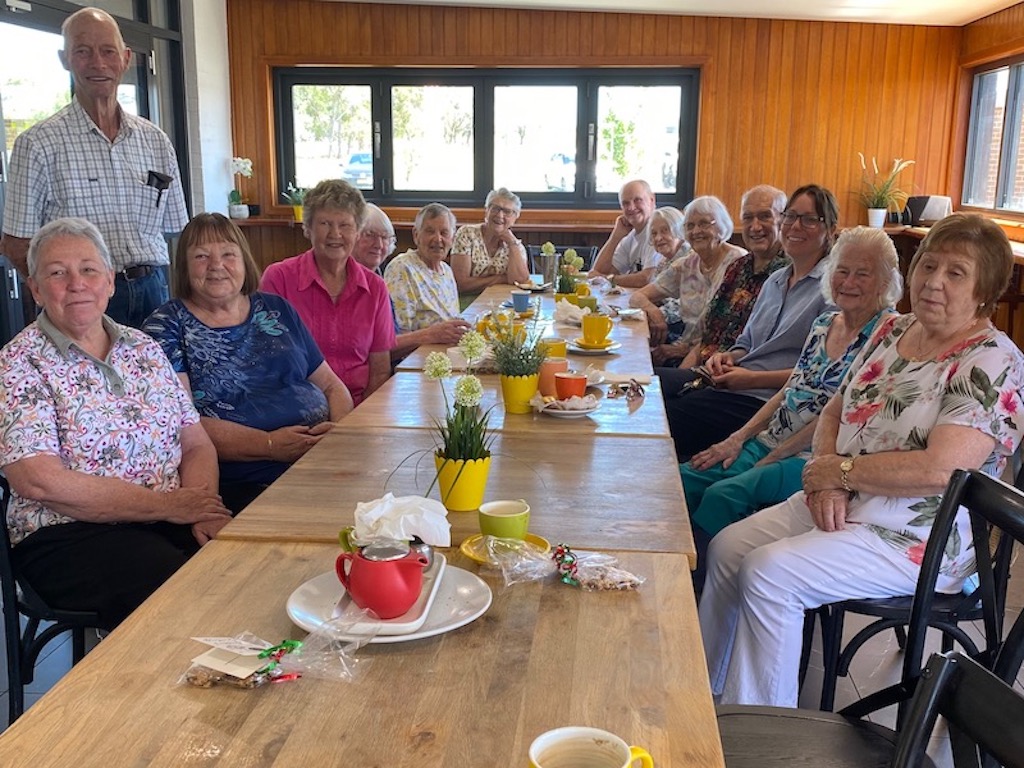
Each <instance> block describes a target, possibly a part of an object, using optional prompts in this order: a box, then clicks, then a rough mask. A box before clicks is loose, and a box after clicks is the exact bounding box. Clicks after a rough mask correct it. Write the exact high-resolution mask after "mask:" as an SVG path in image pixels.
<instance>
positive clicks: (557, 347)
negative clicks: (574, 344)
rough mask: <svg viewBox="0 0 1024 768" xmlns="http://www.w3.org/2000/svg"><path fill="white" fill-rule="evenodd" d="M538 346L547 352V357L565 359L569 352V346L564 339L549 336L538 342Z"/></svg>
mask: <svg viewBox="0 0 1024 768" xmlns="http://www.w3.org/2000/svg"><path fill="white" fill-rule="evenodd" d="M540 345H541V346H542V347H544V349H546V350H547V353H548V357H565V356H566V354H567V353H568V352H569V344H568V342H566V340H565V339H560V338H558V337H557V336H549V337H548V338H546V339H541V340H540Z"/></svg>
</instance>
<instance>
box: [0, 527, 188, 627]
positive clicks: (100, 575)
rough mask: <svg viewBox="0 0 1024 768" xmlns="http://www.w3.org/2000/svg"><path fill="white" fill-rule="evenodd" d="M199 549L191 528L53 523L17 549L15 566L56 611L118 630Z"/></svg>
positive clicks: (30, 535)
mask: <svg viewBox="0 0 1024 768" xmlns="http://www.w3.org/2000/svg"><path fill="white" fill-rule="evenodd" d="M197 551H199V544H198V542H197V541H196V540H195V537H194V536H193V535H192V528H191V526H188V525H176V524H174V523H167V522H157V523H118V524H111V523H83V522H73V523H64V524H62V525H50V526H46V527H45V528H40V529H39V530H38V531H35V532H34V533H31V534H29V535H28V536H27V537H26V538H25V539H23V540H22V541H21V542H19V543H18V544H17V545H16V546H15V547H14V548H13V550H12V554H13V557H14V564H15V567H16V568H17V569H18V571H19V572H20V573H21V574H22V575H23V576H24V578H25V579H27V580H28V583H29V584H31V585H32V587H33V589H35V591H36V592H38V593H39V596H40V597H41V598H43V600H45V601H46V603H47V604H48V605H50V606H51V607H53V608H63V609H65V610H73V611H95V612H96V613H98V614H99V617H100V624H101V628H102V629H113V628H114V627H116V626H117V625H118V624H120V623H121V622H122V621H123V620H124V619H125V618H126V617H127V616H128V614H130V613H131V612H132V611H134V610H135V609H136V608H138V607H139V605H141V604H142V602H143V601H144V600H145V599H146V598H147V597H149V596H150V595H151V594H152V593H153V592H154V591H156V589H157V587H159V586H160V585H161V584H163V583H164V582H165V581H166V580H167V579H168V578H169V577H170V576H171V575H172V574H173V573H174V572H175V571H176V570H178V569H179V568H180V567H181V566H182V565H184V564H185V562H186V561H187V560H188V559H189V558H190V557H191V556H192V555H193V554H195V553H196V552H197Z"/></svg>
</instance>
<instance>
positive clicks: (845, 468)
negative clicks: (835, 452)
mask: <svg viewBox="0 0 1024 768" xmlns="http://www.w3.org/2000/svg"><path fill="white" fill-rule="evenodd" d="M856 460H857V457H856V456H848V457H847V458H845V459H843V460H842V461H841V462H840V463H839V471H840V472H841V473H842V474H841V475H840V477H839V482H841V483H842V484H843V490H844V491H846V492H847V493H853V488H851V487H850V473H851V472H852V471H853V462H855V461H856Z"/></svg>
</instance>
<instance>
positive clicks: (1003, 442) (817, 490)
mask: <svg viewBox="0 0 1024 768" xmlns="http://www.w3.org/2000/svg"><path fill="white" fill-rule="evenodd" d="M1012 268H1013V253H1012V251H1011V249H1010V244H1009V242H1008V241H1007V239H1006V235H1005V234H1003V232H1002V230H1000V229H999V227H998V226H996V225H995V224H994V223H992V222H990V221H988V220H987V219H984V218H982V217H981V216H976V215H965V214H954V215H952V216H949V217H947V218H945V219H943V220H942V221H940V222H939V223H938V224H936V225H935V226H934V227H932V229H931V231H930V232H929V234H928V235H927V237H925V239H924V240H923V241H922V242H921V245H920V247H919V248H918V251H917V254H916V255H915V256H914V259H913V261H912V262H911V264H910V271H909V284H910V303H911V307H912V308H913V313H912V314H908V315H903V316H895V317H887V318H884V319H883V320H882V321H880V322H879V323H878V327H877V328H876V329H875V332H874V334H873V335H872V337H871V339H870V340H869V341H868V343H867V344H866V345H865V346H864V349H863V350H862V352H861V354H860V357H858V359H857V360H856V361H855V362H854V364H853V366H851V368H850V371H849V373H848V374H847V377H846V379H845V380H844V382H843V384H842V385H841V387H840V389H839V392H838V393H837V394H836V396H835V397H834V398H832V400H830V401H829V403H828V405H826V406H825V409H824V410H823V411H822V413H821V415H820V416H819V419H818V426H817V429H816V430H815V433H814V443H813V449H812V458H811V460H810V461H808V463H807V465H806V466H805V467H804V470H803V490H802V491H800V492H798V493H795V494H793V495H792V496H791V497H790V498H789V499H788V500H786V501H784V502H782V503H781V504H778V505H776V506H774V507H770V508H768V509H765V510H762V511H760V512H758V513H756V514H754V515H751V516H750V517H748V518H746V519H745V520H741V521H740V522H738V523H735V524H733V525H730V526H728V527H727V528H725V529H724V530H723V531H722V532H721V533H720V534H719V535H718V536H716V537H715V539H714V540H713V541H712V542H711V547H710V550H709V560H708V577H707V584H706V587H705V589H704V594H703V597H702V599H701V603H700V627H701V634H702V635H703V638H704V649H705V653H706V654H707V659H708V665H709V669H710V672H711V687H712V690H713V691H714V693H715V694H718V695H719V696H720V697H721V701H722V703H737V702H738V703H743V704H773V705H781V706H795V705H796V703H797V688H798V683H797V678H798V667H799V663H800V652H801V647H802V644H803V622H804V611H805V610H806V609H809V608H817V607H818V606H820V605H823V604H826V603H831V602H835V601H838V600H846V599H848V598H884V597H891V596H893V595H907V594H913V591H914V588H915V585H916V583H917V578H918V572H919V570H920V562H921V557H922V555H923V552H924V547H925V542H926V540H927V539H928V536H929V534H930V532H931V526H932V523H933V521H934V518H935V513H936V510H937V507H938V505H939V501H940V497H941V494H942V492H943V490H944V489H945V487H946V484H947V483H948V481H949V477H950V474H951V473H952V471H953V470H954V469H956V468H958V467H963V468H979V467H980V468H981V469H982V470H983V471H985V472H987V473H989V474H993V475H999V474H1000V473H1001V472H1002V470H1003V467H1004V466H1005V464H1006V461H1007V459H1008V458H1009V457H1010V456H1011V455H1012V454H1013V453H1014V451H1015V450H1016V448H1017V446H1018V444H1019V443H1020V440H1021V435H1022V432H1024V402H1022V400H1021V388H1022V387H1024V357H1022V355H1021V353H1020V350H1018V349H1017V347H1016V346H1014V344H1013V342H1012V341H1011V340H1010V339H1008V338H1007V337H1006V336H1005V335H1004V334H1003V333H1001V332H999V331H997V330H996V329H995V328H994V327H993V325H992V323H991V322H990V321H989V315H990V314H991V313H992V311H993V310H994V309H995V305H996V301H997V300H998V299H999V297H1000V295H1001V294H1002V293H1003V290H1004V289H1005V288H1006V285H1007V283H1008V281H1009V278H1010V272H1011V269H1012ZM968 525H969V521H968V519H967V514H966V513H965V512H962V513H961V519H959V520H958V521H957V526H956V533H955V534H954V535H952V536H951V537H950V539H949V541H948V543H947V545H946V550H945V557H944V558H943V563H942V566H941V571H940V576H939V583H938V588H939V590H940V591H941V592H949V593H952V592H956V591H958V590H959V589H960V588H961V586H962V583H963V580H964V578H965V577H966V576H967V575H968V574H969V573H970V572H971V571H972V569H973V568H974V553H973V551H972V549H971V548H970V547H968V546H965V543H966V542H969V541H970V536H969V534H968V528H967V526H968Z"/></svg>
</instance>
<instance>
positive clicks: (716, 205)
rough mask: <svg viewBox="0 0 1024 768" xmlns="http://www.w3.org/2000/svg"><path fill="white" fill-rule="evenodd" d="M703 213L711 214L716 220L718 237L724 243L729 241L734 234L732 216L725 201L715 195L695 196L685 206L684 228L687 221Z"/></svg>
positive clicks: (705, 214)
mask: <svg viewBox="0 0 1024 768" xmlns="http://www.w3.org/2000/svg"><path fill="white" fill-rule="evenodd" d="M702 214H703V215H704V216H710V217H711V218H712V219H713V220H714V222H715V230H716V231H717V232H718V239H719V240H721V241H722V242H723V243H726V242H728V241H729V238H730V237H732V234H733V230H732V216H730V215H729V210H728V209H727V208H726V207H725V203H723V202H722V201H721V200H719V199H718V198H717V197H715V196H714V195H701V196H700V197H695V198H693V200H691V201H690V202H689V203H687V204H686V207H685V208H683V222H684V228H685V222H687V221H689V220H690V219H692V218H694V217H695V216H700V215H702Z"/></svg>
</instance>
